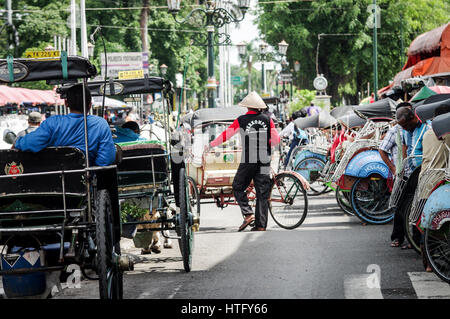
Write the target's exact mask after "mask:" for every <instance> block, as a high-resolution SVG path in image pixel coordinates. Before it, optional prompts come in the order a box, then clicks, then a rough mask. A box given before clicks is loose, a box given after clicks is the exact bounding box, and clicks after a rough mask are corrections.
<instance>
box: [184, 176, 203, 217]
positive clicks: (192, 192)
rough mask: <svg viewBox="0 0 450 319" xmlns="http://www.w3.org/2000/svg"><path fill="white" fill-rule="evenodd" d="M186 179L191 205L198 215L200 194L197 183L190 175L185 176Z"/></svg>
mask: <svg viewBox="0 0 450 319" xmlns="http://www.w3.org/2000/svg"><path fill="white" fill-rule="evenodd" d="M186 179H187V184H188V188H189V199H190V202H191V207H193V208H195V209H196V210H197V216H198V217H200V194H199V192H198V188H197V183H196V182H195V181H194V179H193V178H192V177H190V176H187V177H186Z"/></svg>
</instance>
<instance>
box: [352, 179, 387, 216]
mask: <svg viewBox="0 0 450 319" xmlns="http://www.w3.org/2000/svg"><path fill="white" fill-rule="evenodd" d="M350 196H351V197H350V198H351V204H352V209H353V212H354V213H355V214H356V216H357V217H359V218H360V219H361V220H362V221H364V222H368V223H370V224H386V223H388V222H390V221H391V220H392V219H393V218H394V214H393V213H392V212H391V211H390V210H388V207H389V196H390V193H389V188H388V186H387V184H386V179H384V178H382V177H378V176H369V177H366V178H358V179H357V180H356V182H355V183H354V184H353V186H352V190H351V195H350Z"/></svg>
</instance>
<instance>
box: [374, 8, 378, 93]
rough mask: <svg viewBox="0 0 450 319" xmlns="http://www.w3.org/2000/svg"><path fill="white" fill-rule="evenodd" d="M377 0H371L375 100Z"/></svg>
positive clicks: (376, 89) (376, 88)
mask: <svg viewBox="0 0 450 319" xmlns="http://www.w3.org/2000/svg"><path fill="white" fill-rule="evenodd" d="M378 23H379V21H377V0H373V95H374V99H375V101H378V94H377V93H378V62H377V59H378V57H377V52H378V48H377V26H378Z"/></svg>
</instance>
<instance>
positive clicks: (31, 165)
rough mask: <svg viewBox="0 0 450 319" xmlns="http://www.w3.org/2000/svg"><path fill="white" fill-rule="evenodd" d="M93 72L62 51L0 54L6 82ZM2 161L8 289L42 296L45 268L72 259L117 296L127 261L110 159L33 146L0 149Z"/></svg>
mask: <svg viewBox="0 0 450 319" xmlns="http://www.w3.org/2000/svg"><path fill="white" fill-rule="evenodd" d="M96 74H97V71H96V68H95V67H94V66H93V65H92V64H91V63H90V62H89V60H87V59H85V58H82V57H77V56H67V54H66V53H65V52H62V53H61V57H60V58H57V59H47V60H46V59H13V58H12V57H10V56H9V57H8V58H7V59H6V60H0V81H1V82H6V83H16V82H25V81H39V80H47V81H56V82H59V83H64V82H76V81H77V80H78V79H82V80H83V82H82V83H83V84H82V85H83V86H86V85H87V84H86V83H87V81H86V79H87V78H91V77H94V76H95V75H96ZM83 107H84V110H85V111H86V110H87V107H88V106H87V105H83ZM84 114H85V115H84V141H85V149H87V148H88V147H87V146H88V140H87V139H88V128H87V116H86V112H85V113H84ZM0 166H1V167H2V169H1V170H0V193H1V194H2V196H1V197H0V245H2V250H1V254H0V257H1V264H2V270H1V271H0V274H1V275H2V280H3V289H4V291H5V293H6V296H7V297H8V298H11V297H25V296H36V295H40V296H43V295H44V296H45V295H46V294H47V295H48V293H49V290H50V289H51V288H52V287H47V283H46V277H47V276H46V274H49V273H53V274H55V272H61V271H67V270H68V267H69V266H70V265H73V264H76V265H78V266H79V267H80V268H81V271H82V272H83V273H85V271H86V270H87V269H91V270H94V271H95V272H96V273H97V275H98V278H97V279H98V280H99V294H100V298H102V299H120V298H122V294H123V288H122V287H123V277H122V272H123V271H124V270H129V269H131V267H132V265H131V262H130V261H129V260H128V258H126V257H124V256H121V252H120V212H119V204H118V193H117V170H116V165H115V164H113V165H109V166H102V167H96V166H93V165H92V163H91V162H90V161H89V152H88V153H86V154H85V153H84V152H83V151H81V150H79V149H76V148H72V147H49V148H46V149H44V150H42V151H40V152H38V153H31V152H22V151H19V150H17V149H9V150H0ZM72 269H73V268H72ZM88 278H89V277H88Z"/></svg>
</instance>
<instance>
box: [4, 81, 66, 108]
mask: <svg viewBox="0 0 450 319" xmlns="http://www.w3.org/2000/svg"><path fill="white" fill-rule="evenodd" d="M7 103H15V104H22V103H32V104H50V105H54V104H56V105H62V104H64V100H62V99H61V98H60V97H59V94H57V93H56V92H55V91H52V90H31V89H25V88H12V87H9V86H6V85H0V105H5V104H7Z"/></svg>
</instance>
